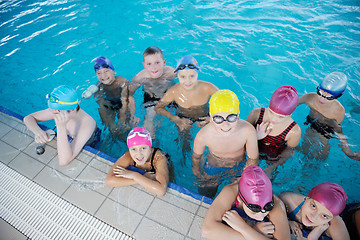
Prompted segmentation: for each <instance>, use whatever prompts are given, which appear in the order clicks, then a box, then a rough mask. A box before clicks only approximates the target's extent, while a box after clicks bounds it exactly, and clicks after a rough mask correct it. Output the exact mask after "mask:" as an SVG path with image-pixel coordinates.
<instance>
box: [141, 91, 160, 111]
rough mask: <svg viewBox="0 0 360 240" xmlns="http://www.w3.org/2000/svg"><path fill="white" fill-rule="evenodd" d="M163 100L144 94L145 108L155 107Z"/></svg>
mask: <svg viewBox="0 0 360 240" xmlns="http://www.w3.org/2000/svg"><path fill="white" fill-rule="evenodd" d="M160 99H161V98H158V97H154V96H151V95H150V94H149V93H147V92H144V103H143V106H144V108H148V107H153V106H155V105H156V104H157V103H158V102H159V101H160Z"/></svg>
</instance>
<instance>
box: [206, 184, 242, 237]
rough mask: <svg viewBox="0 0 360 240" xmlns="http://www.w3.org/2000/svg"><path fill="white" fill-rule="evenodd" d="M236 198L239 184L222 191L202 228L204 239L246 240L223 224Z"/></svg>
mask: <svg viewBox="0 0 360 240" xmlns="http://www.w3.org/2000/svg"><path fill="white" fill-rule="evenodd" d="M236 196H237V184H232V185H227V186H225V187H224V188H223V189H222V190H221V192H220V193H219V195H218V196H217V197H216V198H215V200H214V201H213V203H212V204H211V206H210V208H209V210H208V212H207V213H206V216H205V218H204V222H203V225H202V227H201V235H202V237H204V238H206V239H210V240H211V239H216V240H218V239H227V240H231V239H240V240H242V239H243V240H245V237H244V236H243V235H242V234H241V233H239V232H238V231H236V230H234V229H233V228H231V227H229V226H227V225H225V224H223V223H222V220H223V216H224V213H225V212H226V211H228V210H230V209H231V207H232V204H233V203H234V200H235V199H236ZM241 220H242V219H241ZM241 220H240V221H241ZM245 224H246V223H245Z"/></svg>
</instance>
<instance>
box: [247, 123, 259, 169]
mask: <svg viewBox="0 0 360 240" xmlns="http://www.w3.org/2000/svg"><path fill="white" fill-rule="evenodd" d="M244 123H246V126H244V127H246V128H247V129H246V130H247V139H246V143H245V149H246V155H247V157H248V159H247V161H246V165H245V167H248V166H250V165H258V159H259V148H258V140H257V135H256V130H255V128H254V127H253V126H252V125H251V124H249V123H248V122H245V121H244Z"/></svg>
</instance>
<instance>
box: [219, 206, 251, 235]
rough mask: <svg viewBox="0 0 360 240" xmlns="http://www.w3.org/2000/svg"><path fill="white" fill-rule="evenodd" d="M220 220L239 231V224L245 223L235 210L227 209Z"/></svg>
mask: <svg viewBox="0 0 360 240" xmlns="http://www.w3.org/2000/svg"><path fill="white" fill-rule="evenodd" d="M222 220H223V221H224V222H226V223H227V224H228V225H229V226H230V227H231V228H233V229H234V230H236V231H238V232H241V228H242V227H241V226H242V225H243V224H247V223H246V222H245V221H244V220H243V219H242V218H241V217H240V215H239V214H238V213H237V212H236V211H235V210H228V211H226V212H225V213H224V215H223V217H222Z"/></svg>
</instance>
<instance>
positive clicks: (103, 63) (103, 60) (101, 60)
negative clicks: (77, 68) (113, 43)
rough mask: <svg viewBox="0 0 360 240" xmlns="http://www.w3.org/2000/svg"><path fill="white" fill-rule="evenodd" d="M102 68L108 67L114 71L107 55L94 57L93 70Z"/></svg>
mask: <svg viewBox="0 0 360 240" xmlns="http://www.w3.org/2000/svg"><path fill="white" fill-rule="evenodd" d="M103 68H110V69H111V70H113V71H115V68H114V66H113V65H112V63H111V61H110V60H109V59H108V58H107V57H98V58H97V59H95V63H94V70H95V72H97V71H99V70H100V69H103Z"/></svg>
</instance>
